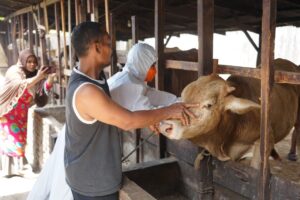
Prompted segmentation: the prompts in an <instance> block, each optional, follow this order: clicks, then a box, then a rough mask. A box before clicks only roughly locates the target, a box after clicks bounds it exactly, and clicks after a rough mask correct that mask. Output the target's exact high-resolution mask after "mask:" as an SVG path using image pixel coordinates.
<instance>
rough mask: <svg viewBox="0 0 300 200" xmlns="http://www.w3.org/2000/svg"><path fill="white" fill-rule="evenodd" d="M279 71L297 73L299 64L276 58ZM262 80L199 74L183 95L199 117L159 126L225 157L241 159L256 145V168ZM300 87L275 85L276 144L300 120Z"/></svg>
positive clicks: (272, 115) (253, 163)
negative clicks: (185, 123)
mask: <svg viewBox="0 0 300 200" xmlns="http://www.w3.org/2000/svg"><path fill="white" fill-rule="evenodd" d="M274 68H275V70H284V71H291V72H297V66H296V65H295V64H293V63H292V62H290V61H288V60H284V59H276V60H274ZM260 88H261V87H260V80H258V79H254V78H247V77H240V76H230V77H229V78H228V79H227V80H226V81H225V80H223V79H222V78H221V77H219V76H218V75H216V74H212V75H208V76H202V77H199V78H198V79H197V80H196V81H194V82H192V83H190V84H188V85H187V86H186V87H185V88H184V89H183V91H182V94H181V97H182V100H183V102H186V103H199V105H200V106H199V107H197V108H192V109H191V111H193V112H194V114H195V115H196V118H195V119H191V123H190V125H189V126H182V124H181V123H180V122H179V121H175V120H166V121H164V122H162V123H161V124H160V126H159V129H160V132H161V133H162V134H164V135H165V136H166V137H168V138H169V139H177V140H178V139H188V140H190V141H191V142H193V143H194V144H196V145H198V146H201V147H203V148H205V149H206V150H208V151H209V152H210V153H211V154H212V155H213V156H215V157H216V158H218V159H219V160H221V161H226V160H234V161H236V160H239V159H241V158H242V157H243V155H244V154H245V153H247V152H248V151H249V150H250V149H251V148H252V147H253V145H254V153H253V157H252V159H251V166H253V167H255V168H258V167H259V162H260V153H259V149H260V148H259V146H260V141H259V138H260ZM299 91H300V90H299V86H297V85H291V84H276V83H275V84H274V86H273V88H272V90H271V94H270V95H271V96H270V97H271V98H270V99H271V101H270V106H271V109H270V120H271V123H270V124H271V125H270V126H271V127H270V141H269V147H270V148H269V149H268V154H269V155H270V153H271V150H272V149H273V148H274V144H276V143H277V142H279V141H280V140H282V139H283V138H284V137H285V136H287V135H288V133H289V132H290V130H291V129H292V127H293V126H294V124H295V122H296V118H297V110H298V99H299V98H298V96H299Z"/></svg>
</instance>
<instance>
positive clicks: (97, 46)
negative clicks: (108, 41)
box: [95, 42, 101, 53]
mask: <svg viewBox="0 0 300 200" xmlns="http://www.w3.org/2000/svg"><path fill="white" fill-rule="evenodd" d="M95 48H96V51H97V52H98V53H101V50H100V49H101V47H100V43H99V42H96V43H95Z"/></svg>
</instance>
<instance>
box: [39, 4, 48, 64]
mask: <svg viewBox="0 0 300 200" xmlns="http://www.w3.org/2000/svg"><path fill="white" fill-rule="evenodd" d="M38 13H39V14H38V21H39V23H40V24H41V25H44V22H45V21H43V20H41V7H40V4H39V5H38ZM43 17H45V15H44V16H43ZM39 36H40V45H41V51H42V55H41V66H45V65H48V64H49V63H48V58H47V52H46V31H45V30H42V29H40V34H39Z"/></svg>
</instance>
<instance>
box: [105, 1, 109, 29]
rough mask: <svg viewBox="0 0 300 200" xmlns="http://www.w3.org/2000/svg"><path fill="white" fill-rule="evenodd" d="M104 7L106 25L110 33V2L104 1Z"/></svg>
mask: <svg viewBox="0 0 300 200" xmlns="http://www.w3.org/2000/svg"><path fill="white" fill-rule="evenodd" d="M104 4H105V5H104V6H105V25H106V31H107V32H108V33H109V30H110V28H109V2H108V0H104Z"/></svg>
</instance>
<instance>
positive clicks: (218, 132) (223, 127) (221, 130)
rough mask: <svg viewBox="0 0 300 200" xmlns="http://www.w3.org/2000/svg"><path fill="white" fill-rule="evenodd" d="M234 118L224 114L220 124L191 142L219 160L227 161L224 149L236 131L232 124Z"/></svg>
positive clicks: (231, 115) (234, 116) (225, 149)
mask: <svg viewBox="0 0 300 200" xmlns="http://www.w3.org/2000/svg"><path fill="white" fill-rule="evenodd" d="M236 117H237V116H236V115H234V114H231V113H224V115H223V116H222V117H221V121H220V123H219V124H218V126H217V127H216V128H215V129H214V130H212V131H210V132H208V133H206V134H203V135H200V136H197V137H195V138H192V139H191V140H192V142H194V143H197V144H198V145H200V146H202V147H204V148H205V149H207V150H208V151H209V152H210V153H211V154H212V155H213V156H215V157H217V158H218V159H219V160H228V159H229V157H228V155H227V148H226V147H227V145H228V141H230V140H231V138H232V137H233V135H234V132H235V129H236V125H235V124H236V123H234V120H235V119H236Z"/></svg>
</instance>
